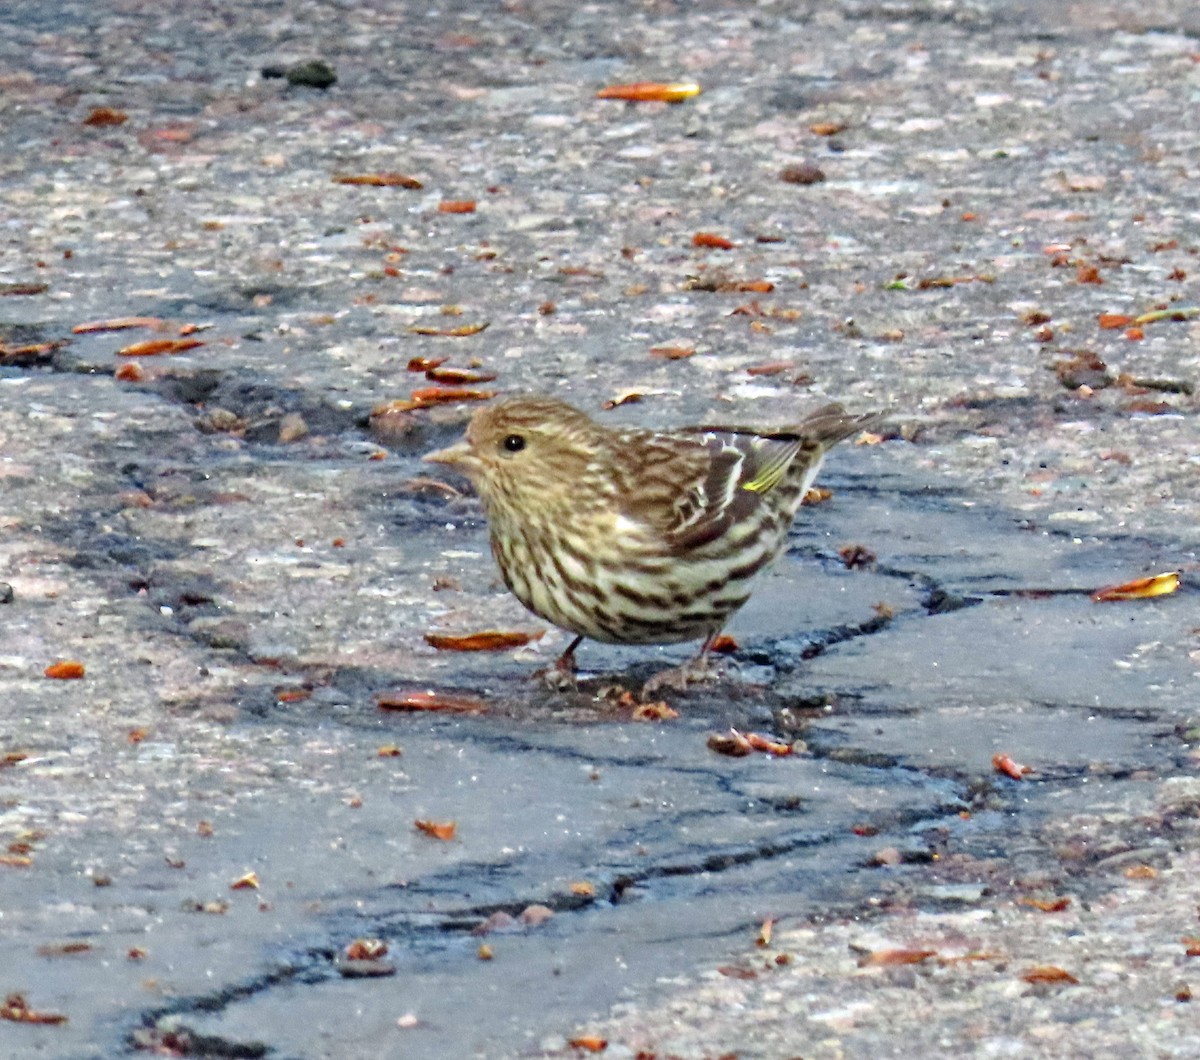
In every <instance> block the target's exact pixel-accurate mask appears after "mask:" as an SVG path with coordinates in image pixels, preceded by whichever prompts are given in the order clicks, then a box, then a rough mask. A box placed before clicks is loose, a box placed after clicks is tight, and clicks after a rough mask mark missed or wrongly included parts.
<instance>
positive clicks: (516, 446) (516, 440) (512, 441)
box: [504, 434, 525, 453]
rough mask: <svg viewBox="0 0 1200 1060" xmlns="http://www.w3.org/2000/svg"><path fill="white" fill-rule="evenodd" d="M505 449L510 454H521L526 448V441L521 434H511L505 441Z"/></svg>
mask: <svg viewBox="0 0 1200 1060" xmlns="http://www.w3.org/2000/svg"><path fill="white" fill-rule="evenodd" d="M504 448H505V449H507V450H508V451H509V452H510V453H519V452H520V451H521V450H522V449H524V448H525V439H524V438H522V437H521V435H519V434H510V435H508V436H507V437H506V438H505V439H504Z"/></svg>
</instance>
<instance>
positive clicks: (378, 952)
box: [342, 939, 388, 961]
mask: <svg viewBox="0 0 1200 1060" xmlns="http://www.w3.org/2000/svg"><path fill="white" fill-rule="evenodd" d="M387 952H388V945H387V943H386V942H384V941H383V939H355V940H354V941H353V942H351V943H350V944H349V945H347V946H346V948H345V949H344V950H343V951H342V953H343V954H344V955H345V957H346V960H348V961H377V960H379V958H380V957H386V956H387Z"/></svg>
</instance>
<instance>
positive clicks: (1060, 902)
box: [1017, 895, 1071, 913]
mask: <svg viewBox="0 0 1200 1060" xmlns="http://www.w3.org/2000/svg"><path fill="white" fill-rule="evenodd" d="M1017 901H1019V902H1020V903H1021V904H1022V905H1027V906H1029V907H1030V908H1032V909H1040V910H1041V911H1042V912H1043V913H1061V912H1062V911H1063V910H1064V909H1066V908H1067V906H1069V905H1070V904H1071V899H1070V898H1068V897H1067V896H1066V895H1063V896H1062V897H1060V898H1030V897H1028V896H1023V897H1021V898H1018V899H1017Z"/></svg>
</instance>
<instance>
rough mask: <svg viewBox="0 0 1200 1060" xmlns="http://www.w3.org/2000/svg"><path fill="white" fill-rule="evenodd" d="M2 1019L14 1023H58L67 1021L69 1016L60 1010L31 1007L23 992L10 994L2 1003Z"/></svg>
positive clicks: (0, 1012) (0, 1008)
mask: <svg viewBox="0 0 1200 1060" xmlns="http://www.w3.org/2000/svg"><path fill="white" fill-rule="evenodd" d="M0 1019H3V1020H9V1021H11V1022H12V1023H41V1024H46V1025H51V1026H54V1025H57V1024H60V1023H66V1022H67V1017H66V1016H64V1015H62V1014H61V1013H58V1012H38V1011H37V1010H36V1009H32V1008H30V1007H29V1003H28V1002H27V1001H26V1000H25V998H24V997H23V996H22V995H21V994H9V995H8V997H6V998H5V999H4V1004H3V1005H0Z"/></svg>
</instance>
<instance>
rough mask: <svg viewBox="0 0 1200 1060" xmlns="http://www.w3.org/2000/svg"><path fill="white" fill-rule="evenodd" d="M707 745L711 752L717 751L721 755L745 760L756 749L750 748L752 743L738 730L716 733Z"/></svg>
mask: <svg viewBox="0 0 1200 1060" xmlns="http://www.w3.org/2000/svg"><path fill="white" fill-rule="evenodd" d="M705 743H706V744H707V745H708V749H709V750H710V751H715V752H716V753H717V754H719V755H728V756H729V757H730V758H745V757H746V755H748V754H751V753H752V752H753V751H754V748H753V747H751V746H750V741H749V740H747V739H746V737H744V736H743V735H742V734H741V733H740V732H738V731H737V729H730V730H729V731H728V732H714V733H713V734H712V735H711V736H709V738H708V739H707V740H706V741H705Z"/></svg>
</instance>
